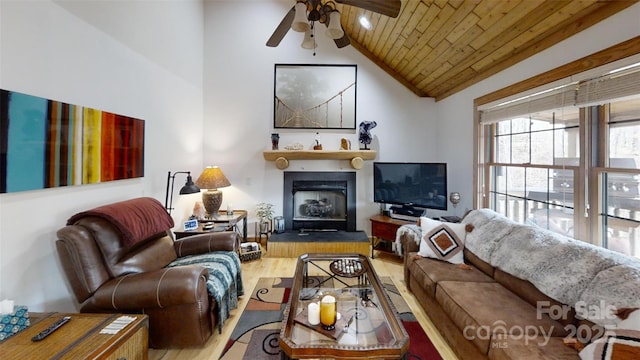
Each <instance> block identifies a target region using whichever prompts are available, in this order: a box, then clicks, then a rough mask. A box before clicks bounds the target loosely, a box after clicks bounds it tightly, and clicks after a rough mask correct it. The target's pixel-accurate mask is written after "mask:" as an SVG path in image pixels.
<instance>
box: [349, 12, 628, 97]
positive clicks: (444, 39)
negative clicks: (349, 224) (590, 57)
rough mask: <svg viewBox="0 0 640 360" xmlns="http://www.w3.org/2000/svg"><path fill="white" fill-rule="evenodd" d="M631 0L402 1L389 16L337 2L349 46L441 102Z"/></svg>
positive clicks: (406, 84)
mask: <svg viewBox="0 0 640 360" xmlns="http://www.w3.org/2000/svg"><path fill="white" fill-rule="evenodd" d="M637 1H638V0H633V1H595V0H422V1H420V0H402V7H401V10H400V15H399V16H398V17H397V18H390V17H387V16H384V15H380V14H377V13H374V12H371V11H366V10H363V9H360V8H357V7H354V6H349V5H341V4H339V5H338V6H337V7H338V9H339V10H340V12H341V13H342V26H343V28H344V29H345V32H346V33H347V34H348V35H349V37H350V39H351V45H352V46H353V47H355V48H356V49H357V50H358V51H360V52H361V53H363V54H364V55H365V56H367V57H368V58H369V59H371V60H372V61H373V62H374V63H376V64H377V65H378V66H380V67H381V68H382V69H383V70H385V71H386V72H387V73H389V74H390V75H391V76H393V77H394V78H395V79H396V80H398V81H399V82H401V83H402V84H403V85H404V86H406V87H407V88H409V89H410V90H411V91H413V92H414V93H415V94H416V95H418V96H421V97H433V98H435V99H436V100H441V99H444V98H446V97H448V96H450V95H452V94H455V93H456V92H458V91H461V90H463V89H465V88H467V87H469V86H471V85H473V84H475V83H477V82H479V81H481V80H483V79H485V78H487V77H489V76H491V75H493V74H495V73H497V72H500V71H501V70H503V69H505V68H507V67H509V66H511V65H514V64H516V63H517V62H519V61H522V60H524V59H526V58H527V57H530V56H532V55H534V54H536V53H538V52H540V51H542V50H544V49H546V48H548V47H550V46H552V45H554V44H556V43H558V42H560V41H562V40H564V39H566V38H568V37H570V36H572V35H574V34H576V33H578V32H580V31H582V30H584V29H586V28H588V27H589V26H591V25H594V24H596V23H597V22H599V21H601V20H603V19H605V18H607V17H609V16H611V15H613V14H615V13H617V12H619V11H621V10H623V9H625V8H627V7H629V6H631V5H633V4H634V3H636V2H637ZM360 16H365V17H367V18H368V19H369V21H370V22H371V24H372V27H371V30H367V29H365V28H364V27H362V26H361V25H360V23H359V21H358V19H359V17H360ZM557 65H558V66H559V65H562V64H557Z"/></svg>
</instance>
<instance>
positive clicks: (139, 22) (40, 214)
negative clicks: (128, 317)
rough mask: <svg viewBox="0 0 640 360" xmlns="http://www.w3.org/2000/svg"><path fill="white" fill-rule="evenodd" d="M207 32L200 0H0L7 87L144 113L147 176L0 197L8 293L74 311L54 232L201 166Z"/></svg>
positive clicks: (159, 192) (2, 82)
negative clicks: (88, 211)
mask: <svg viewBox="0 0 640 360" xmlns="http://www.w3.org/2000/svg"><path fill="white" fill-rule="evenodd" d="M178 25H179V26H178ZM202 28H203V18H202V3H201V2H200V1H180V2H177V1H173V2H167V1H144V4H142V2H138V3H134V2H127V1H121V2H110V1H90V2H80V1H56V2H52V1H48V0H38V1H6V0H3V1H0V36H1V37H0V88H2V89H6V90H12V91H19V92H23V93H27V94H30V95H35V96H40V97H45V98H48V99H54V100H59V101H63V102H68V103H71V104H77V105H82V106H89V107H93V108H96V109H100V110H105V111H109V112H113V113H117V114H122V115H127V116H132V117H136V118H140V119H144V120H145V169H144V170H145V177H144V178H139V179H132V180H122V181H115V182H109V183H104V184H94V185H84V186H74V187H65V188H56V189H45V190H37V191H27V192H19V193H11V194H0V299H1V298H11V299H14V300H15V301H16V303H17V304H24V305H28V306H29V309H30V310H33V311H43V310H48V311H52V310H58V311H73V310H74V301H73V300H72V298H73V296H72V295H71V293H70V291H69V289H68V286H67V283H66V281H65V280H64V277H63V273H62V269H61V267H60V265H59V261H58V257H57V253H56V250H55V240H56V235H55V232H56V230H57V229H59V228H61V227H62V226H63V225H64V224H65V221H66V219H67V218H68V217H69V216H71V215H73V214H74V213H76V212H78V211H81V210H86V209H89V208H91V207H94V206H98V205H102V204H105V203H108V202H112V201H118V200H124V199H129V198H132V197H137V196H151V197H154V198H156V199H158V200H160V201H162V202H164V191H165V184H166V183H165V182H166V176H167V171H169V170H173V171H175V170H191V171H199V170H200V168H201V166H202V136H201V131H202V64H203V53H202V35H203V34H202ZM179 181H182V182H184V178H179ZM176 197H177V195H176ZM177 202H178V204H179V205H183V204H181V202H180V201H177ZM191 204H192V203H191ZM191 204H189V206H191ZM185 206H186V205H183V206H182V208H181V209H178V213H186V212H187V211H190V210H191V209H183V208H184V207H185Z"/></svg>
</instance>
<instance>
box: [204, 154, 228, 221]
mask: <svg viewBox="0 0 640 360" xmlns="http://www.w3.org/2000/svg"><path fill="white" fill-rule="evenodd" d="M196 184H197V185H198V186H199V187H200V188H201V189H206V190H207V191H205V192H203V193H202V203H203V204H204V208H205V209H206V210H207V217H208V218H212V217H215V215H216V214H217V213H218V210H219V209H220V205H221V204H222V191H220V190H218V188H222V187H226V186H230V185H231V183H230V182H229V180H228V179H227V177H226V176H224V174H223V173H222V170H220V168H219V167H217V166H207V167H206V168H205V169H204V171H203V172H202V174H200V176H199V177H198V180H196Z"/></svg>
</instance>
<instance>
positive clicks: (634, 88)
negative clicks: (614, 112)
mask: <svg viewBox="0 0 640 360" xmlns="http://www.w3.org/2000/svg"><path fill="white" fill-rule="evenodd" d="M635 61H637V59H635ZM609 69H610V68H609ZM618 69H624V70H613V71H608V72H607V73H606V74H604V72H605V70H604V69H602V70H601V71H602V73H601V74H604V75H601V76H597V77H594V76H593V73H592V72H591V74H590V75H591V78H589V79H586V80H580V81H574V82H571V83H568V84H565V85H559V86H558V85H556V86H555V87H550V88H549V89H548V90H542V91H537V92H536V93H534V94H530V95H525V94H523V95H522V96H517V95H516V96H515V97H511V99H515V100H510V101H505V102H503V103H500V104H497V105H494V106H492V105H489V106H481V107H479V111H480V123H481V124H490V123H495V122H498V121H502V120H509V119H513V118H517V117H522V116H526V115H529V114H534V113H537V112H540V111H549V110H555V109H561V108H563V107H573V106H578V107H585V106H588V105H597V104H603V103H607V102H611V101H614V100H620V99H625V98H630V97H636V96H640V63H635V64H632V65H629V64H627V65H626V66H622V65H620V66H619V67H618Z"/></svg>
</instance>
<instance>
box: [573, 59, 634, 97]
mask: <svg viewBox="0 0 640 360" xmlns="http://www.w3.org/2000/svg"><path fill="white" fill-rule="evenodd" d="M639 65H640V64H636V66H635V67H633V68H631V69H628V70H626V71H621V72H614V73H612V74H607V75H604V76H601V77H598V78H595V79H591V80H587V81H582V82H581V83H580V85H579V87H578V93H577V96H576V105H578V106H588V105H599V104H604V103H607V102H611V101H613V100H620V99H624V98H628V97H633V96H639V95H640V66H639Z"/></svg>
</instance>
